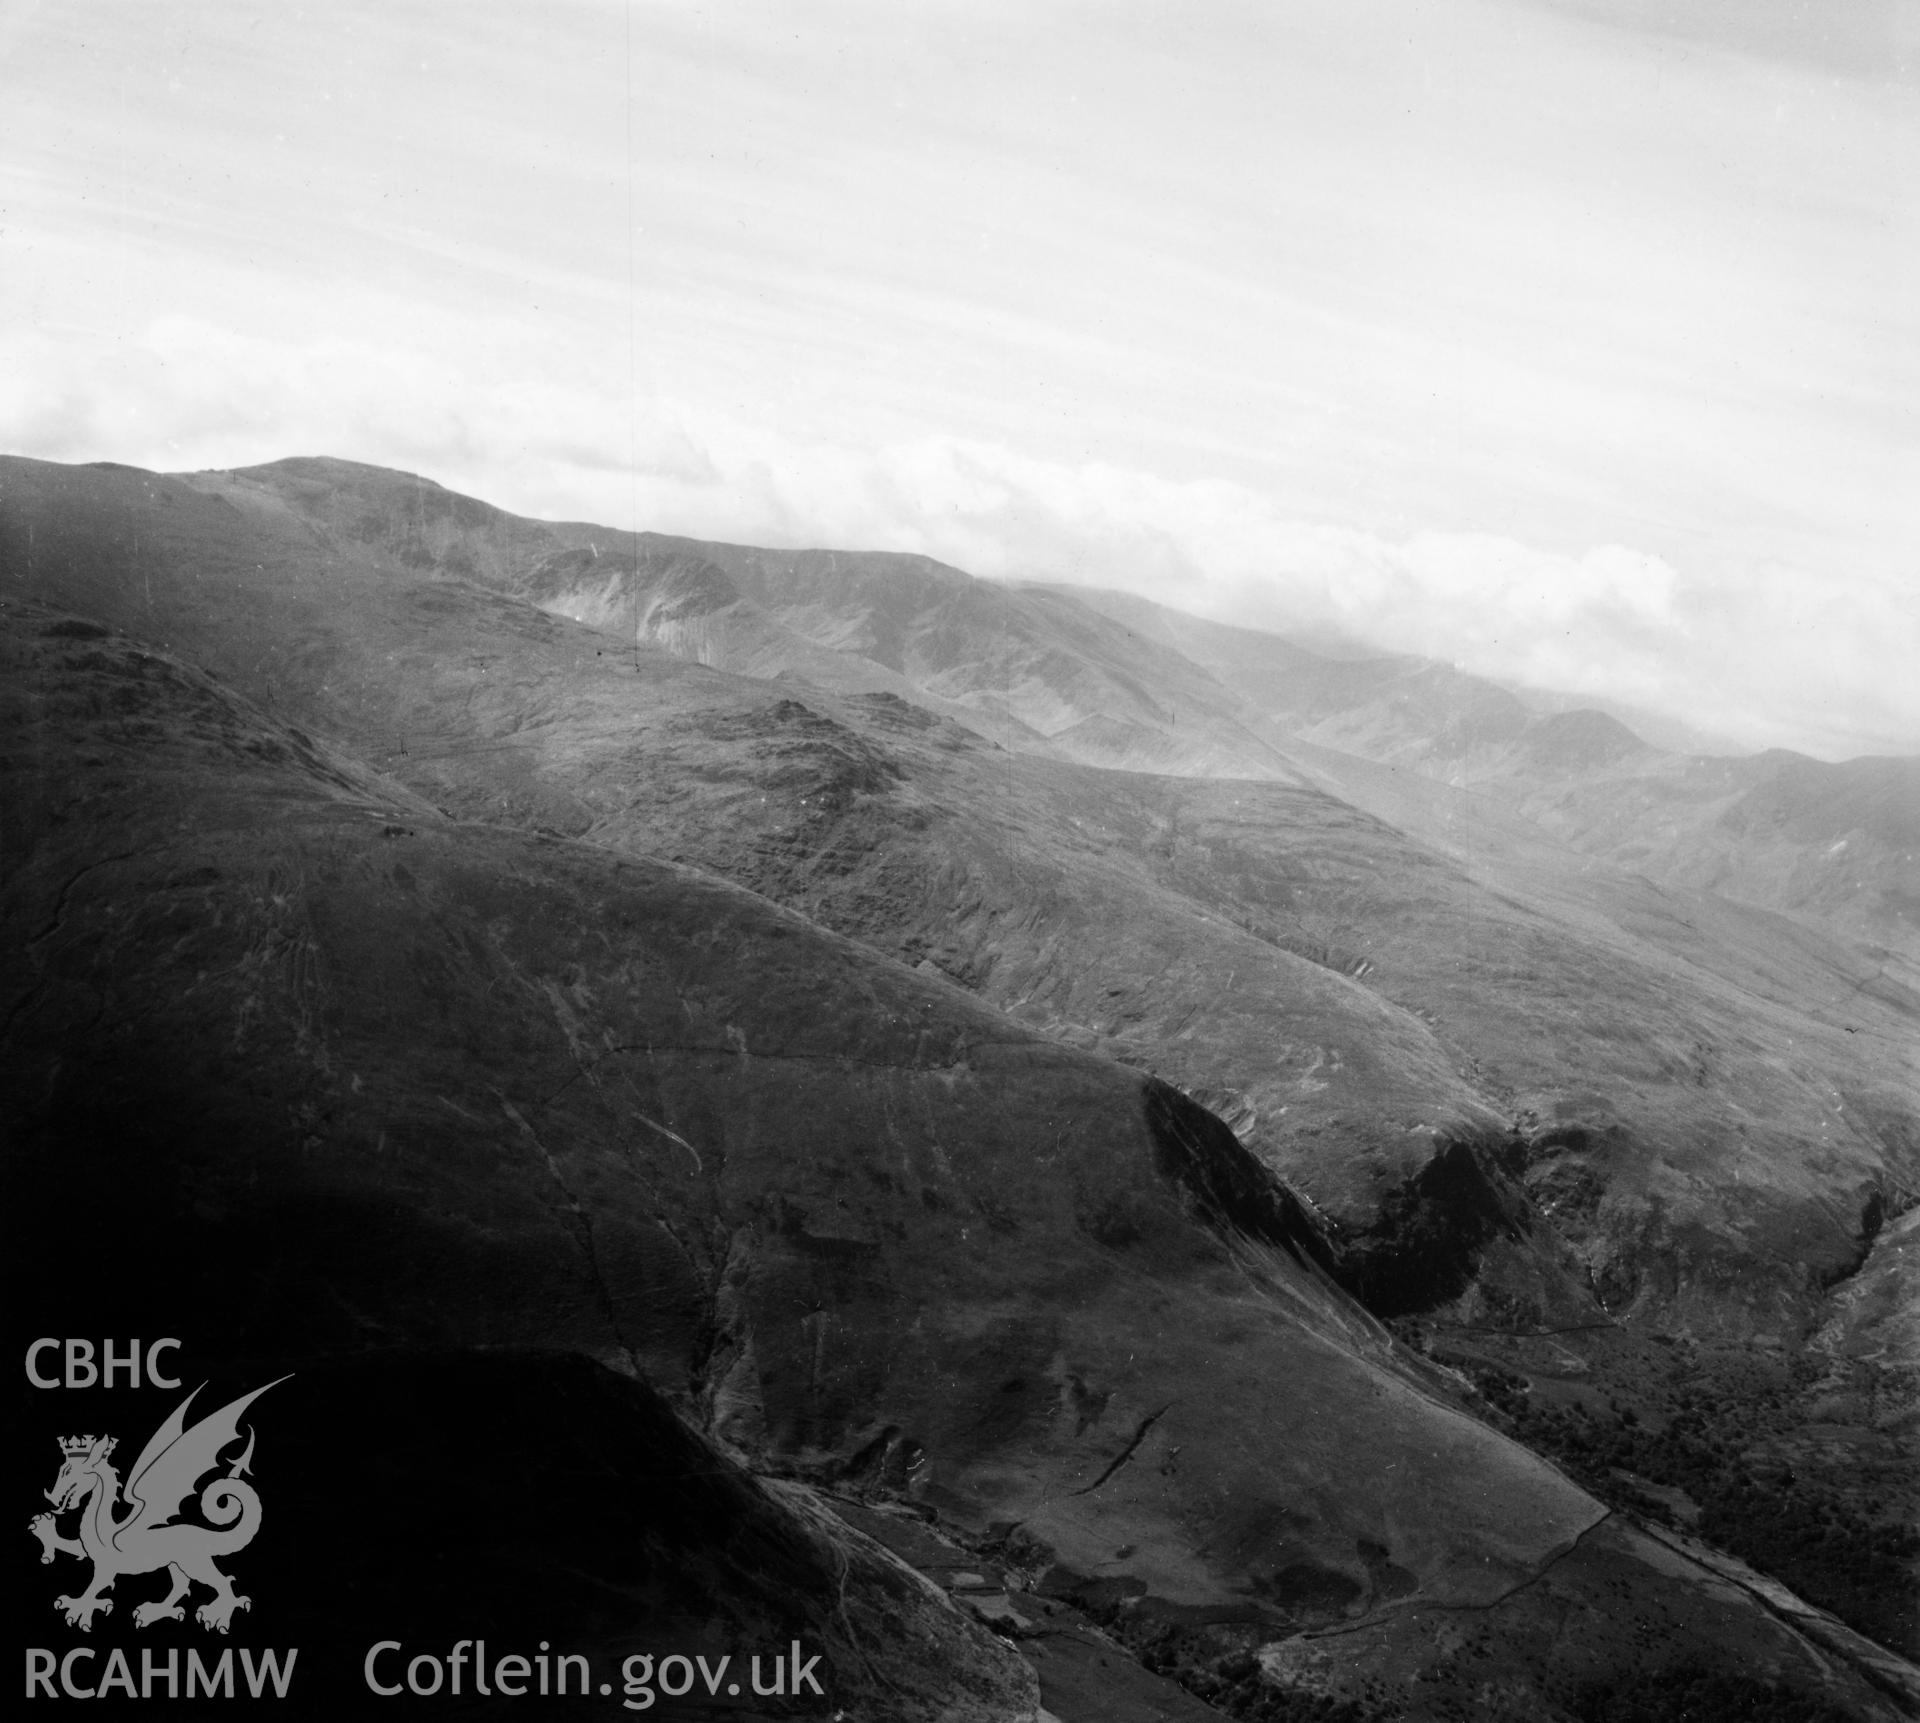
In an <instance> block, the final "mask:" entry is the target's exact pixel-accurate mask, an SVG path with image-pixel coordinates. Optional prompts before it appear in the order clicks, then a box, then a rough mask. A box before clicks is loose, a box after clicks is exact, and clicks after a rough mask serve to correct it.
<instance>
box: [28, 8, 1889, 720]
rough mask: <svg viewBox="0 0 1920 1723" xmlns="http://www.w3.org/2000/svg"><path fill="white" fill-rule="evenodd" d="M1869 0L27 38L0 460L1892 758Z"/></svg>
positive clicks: (757, 19) (1885, 189)
mask: <svg viewBox="0 0 1920 1723" xmlns="http://www.w3.org/2000/svg"><path fill="white" fill-rule="evenodd" d="M1916 28H1917V26H1916V23H1915V21H1914V19H1913V15H1912V14H1911V12H1910V10H1909V9H1903V8H1902V7H1900V6H1899V5H1898V4H1897V3H1894V0H1835V3H1834V4H1831V5H1828V6H1823V7H1818V8H1810V7H1807V6H1804V5H1802V4H1799V3H1798V0H1747V3H1745V4H1735V3H1733V0H1699V3H1696V4H1691V5H1686V6H1681V5H1678V4H1669V3H1666V0H1436V3H1432V4H1417V3H1399V4H1387V3H1385V0H1351V3H1344V4H1335V3H1333V0H1295V3H1292V4H1286V5H1280V6H1262V5H1253V4H1232V5H1223V6H1220V7H1216V8H1210V9H1207V10H1205V11H1203V12H1195V11H1193V10H1191V9H1184V8H1178V7H1174V6H1171V5H1158V4H1142V5H1131V6H1112V7H1095V6H1091V5H1067V4H1057V5H1039V6H1021V7H1013V6H999V5H991V4H968V5H964V6H962V5H957V4H946V3H944V0H943V3H939V4H935V3H925V4H914V5H909V6H904V7H900V6H895V7H881V6H877V5H869V4H865V3H854V0H834V3H815V0H808V3H803V4H795V5H785V6H778V7H775V6H756V5H738V6H731V7H728V8H725V9H722V10H718V11H714V12H708V11H705V10H703V9H702V8H701V7H699V6H696V5H693V4H680V3H677V0H661V3H657V4H649V3H642V0H635V3H633V4H629V5H622V4H618V3H616V0H567V3H565V4H556V5H552V6H549V7H545V8H542V9H540V11H539V13H538V14H537V15H534V14H530V13H529V12H528V11H527V10H526V9H524V8H513V7H508V6H504V5H468V6H462V7H460V8H458V9H454V8H450V7H446V6H434V5H431V4H411V5H408V4H401V5H381V6H377V7H376V6H371V5H367V6H361V5H340V6H336V7H332V8H329V9H327V11H326V13H325V14H324V16H319V17H315V16H301V15H298V14H294V13H291V12H289V11H287V10H286V9H282V8H275V7H269V6H258V5H245V4H239V3H237V0H236V3H233V4H211V5H196V6H191V7H189V6H186V5H184V4H166V3H161V4H141V5H134V4H126V3H118V0H116V3H100V4H80V5H75V6H65V7H58V8H56V7H52V6H47V5H33V4H28V5H21V6H16V7H13V8H11V9H9V10H8V11H7V13H6V14H5V15H4V16H0V68H3V69H0V94H4V97H5V100H6V103H7V111H8V113H9V119H8V121H7V122H6V125H5V135H6V141H7V148H6V150H5V152H4V155H0V211H3V213H0V225H3V226H4V233H0V247H4V252H5V257H6V268H5V270H4V271H0V309H4V312H5V318H4V321H0V446H4V447H6V448H8V449H10V450H13V451H14V452H18V453H21V454H26V455H33V456H39V457H41V458H46V459H54V460H94V459H110V460H119V461H125V462H128V463H130V464H134V465H140V466H148V467H156V468H162V469H175V470H180V469H193V468H202V467H234V466H244V465H251V464H256V463H259V462H262V461H266V460H271V459H274V458H278V457H281V456H285V455H287V454H289V453H294V452H311V453H326V454H332V455H337V456H340V457H344V458H350V459H358V460H364V461H368V462H370V463H372V464H376V465H386V466H396V467H401V468H404V469H407V470H412V471H417V472H420V473H422V474H423V475H424V476H426V477H429V478H432V479H434V480H435V481H437V482H440V483H443V484H446V485H448V486H449V487H450V488H453V489H457V490H461V491H465V492H468V493H470V494H473V495H477V496H479V497H482V498H484V499H485V500H487V501H489V502H492V503H495V504H497V505H499V506H501V507H504V508H508V509H512V510H514V511H516V512H520V513H526V514H530V515H536V516H544V517H549V518H552V517H571V518H584V519H591V520H596V521H601V522H604V523H606V524H609V525H614V526H629V525H631V526H637V527H640V528H642V529H647V530H655V531H661V532H675V533H685V534H689V535H692V536H697V537H706V538H724V539H730V540H734V541H739V542H746V543H757V544H774V545H791V544H800V543H808V544H815V545H828V546H834V547H837V548H846V549H890V550H908V551H918V552H923V553H925V554H928V555H932V556H936V557H939V558H940V559H941V560H943V561H947V562H950V563H953V564H956V565H957V566H959V567H962V568H965V569H967V570H969V571H970V572H972V573H975V574H979V575H982V576H985V577H989V578H1000V579H1034V580H1065V581H1072V582H1078V583H1081V584H1088V585H1095V586H1104V587H1114V588H1119V589H1122V590H1127V591H1132V592H1137V593H1142V594H1144V595H1146V596H1149V597H1152V598H1155V599H1157V600H1158V601H1160V602H1163V603H1166V604H1168V605H1170V606H1172V607H1174V608H1177V609H1182V610H1187V611H1191V612H1194V613H1197V614H1200V615H1204V616H1209V617H1213V618H1216V619H1219V620H1222V621H1230V622H1236V623H1240V624H1244V625H1247V626H1253V627H1261V628H1268V629H1274V630H1277V631H1279V632H1283V633H1284V632H1299V631H1303V630H1304V631H1307V632H1310V633H1311V632H1315V631H1319V632H1323V633H1333V634H1338V635H1341V636H1345V637H1350V638H1353V639H1356V640H1360V641H1364V642H1366V643H1368V644H1370V645H1372V646H1374V647H1376V648H1377V649H1379V650H1383V651H1395V652H1412V653H1418V654H1421V655H1424V656H1430V657H1434V658H1438V659H1441V660H1443V661H1446V662H1451V663H1454V664H1457V665H1459V666H1460V667H1461V668H1463V669H1466V670H1470V671H1473V672H1474V673H1476V674H1480V675H1484V676H1489V677H1492V678H1494V679H1496V680H1499V681H1502V682H1505V683H1508V684H1510V685H1521V686H1527V687H1542V688H1548V689H1554V690H1559V691H1564V692H1566V693H1568V694H1571V695H1575V696H1581V697H1584V698H1587V699H1591V700H1594V701H1596V702H1600V703H1607V702H1611V703H1616V704H1619V705H1621V706H1624V707H1628V708H1633V709H1639V710H1645V711H1650V712H1653V713H1657V714H1661V715H1664V716H1667V717H1671V718H1673V719H1675V720H1678V721H1680V722H1682V723H1684V724H1687V725H1690V726H1693V727H1695V728H1697V729H1699V730H1702V731H1706V732H1709V733H1712V734H1718V735H1725V736H1726V737H1728V738H1729V739H1731V740H1734V741H1737V742H1739V743H1740V744H1742V745H1745V746H1749V747H1756V748H1757V747H1766V746H1774V745H1784V746H1791V747H1795V748H1798V749H1801V750H1802V751H1805V752H1808V753H1812V754H1816V755H1821V756H1824V757H1828V758H1833V757H1839V756H1846V755H1857V754H1866V753H1914V752H1920V678H1916V677H1915V676H1914V675H1913V673H1912V668H1911V666H1912V664H1913V663H1914V662H1915V661H1916V658H1920V570H1917V569H1916V566H1915V555H1916V549H1920V444H1917V443H1916V433H1915V430H1914V427H1913V423H1912V415H1911V406H1910V403H1911V400H1912V399H1913V397H1914V392H1915V384H1916V382H1920V292H1916V291H1915V290H1916V287H1920V269H1917V268H1916V267H1915V264H1916V258H1920V248H1917V247H1916V244H1915V231H1914V230H1915V218H1914V211H1913V208H1912V199H1911V197H1910V196H1902V191H1903V189H1904V188H1907V187H1910V186H1912V185H1913V184H1915V183H1920V177H1916V176H1917V175H1920V107H1917V106H1916V102H1915V95H1916V82H1917V81H1920V79H1917V77H1916V63H1915V54H1914V46H1915V41H1916Z"/></svg>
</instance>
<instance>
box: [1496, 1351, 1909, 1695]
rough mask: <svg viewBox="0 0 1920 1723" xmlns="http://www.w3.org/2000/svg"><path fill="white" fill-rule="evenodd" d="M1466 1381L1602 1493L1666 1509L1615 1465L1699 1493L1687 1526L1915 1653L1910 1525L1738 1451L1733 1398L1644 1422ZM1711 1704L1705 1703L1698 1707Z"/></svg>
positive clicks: (1664, 1512)
mask: <svg viewBox="0 0 1920 1723" xmlns="http://www.w3.org/2000/svg"><path fill="white" fill-rule="evenodd" d="M1474 1380H1475V1385H1476V1386H1477V1387H1478V1388H1479V1389H1480V1392H1481V1393H1482V1394H1483V1395H1484V1396H1485V1397H1486V1399H1487V1401H1488V1402H1489V1403H1490V1404H1491V1405H1492V1406H1493V1407H1494V1408H1495V1410H1496V1411H1498V1412H1500V1413H1503V1414H1504V1415H1505V1416H1506V1417H1507V1418H1508V1419H1509V1420H1510V1421H1511V1423H1512V1425H1513V1428H1514V1431H1515V1433H1516V1434H1517V1435H1518V1436H1519V1437H1520V1439H1521V1440H1522V1441H1524V1442H1526V1443H1527V1444H1528V1445H1529V1446H1531V1447H1533V1448H1535V1449H1537V1450H1538V1451H1540V1452H1541V1453H1544V1454H1547V1455H1549V1456H1550V1457H1551V1458H1552V1459H1554V1460H1555V1461H1557V1462H1558V1463H1559V1464H1560V1465H1561V1466H1563V1467H1564V1468H1565V1469H1566V1470H1567V1471H1568V1472H1569V1473H1571V1474H1572V1475H1573V1476H1574V1477H1575V1478H1576V1479H1578V1480H1579V1482H1580V1483H1581V1484H1583V1485H1585V1486H1586V1488H1588V1489H1590V1490H1591V1491H1593V1493H1594V1494H1595V1495H1597V1496H1599V1497H1600V1498H1601V1499H1602V1500H1603V1501H1606V1502H1608V1503H1609V1504H1611V1505H1613V1506H1617V1507H1628V1508H1632V1509H1633V1510H1635V1511H1636V1512H1639V1513H1641V1514H1644V1515H1647V1516H1649V1517H1653V1518H1661V1519H1666V1520H1668V1521H1669V1522H1672V1521H1674V1520H1676V1519H1677V1518H1678V1517H1679V1516H1678V1515H1676V1513H1675V1511H1674V1509H1673V1507H1672V1506H1671V1504H1669V1503H1666V1502H1663V1501H1661V1500H1659V1498H1657V1497H1654V1496H1649V1495H1647V1494H1645V1493H1643V1492H1640V1491H1637V1490H1635V1489H1634V1488H1633V1487H1632V1485H1631V1484H1630V1483H1627V1482H1625V1481H1624V1480H1622V1479H1621V1478H1620V1477H1619V1476H1617V1474H1618V1473H1619V1472H1632V1473H1635V1474H1637V1475H1638V1476H1640V1477H1642V1478H1644V1479H1646V1480H1647V1481H1648V1482H1649V1483H1653V1484H1658V1485H1662V1486H1665V1487H1668V1488H1672V1489H1678V1490H1681V1491H1683V1492H1685V1494H1686V1495H1687V1496H1688V1497H1689V1498H1691V1500H1692V1501H1694V1502H1695V1503H1697V1504H1698V1506H1699V1508H1700V1516H1699V1519H1698V1521H1697V1523H1695V1524H1693V1525H1691V1526H1688V1527H1687V1528H1686V1529H1688V1530H1690V1531H1693V1532H1695V1533H1697V1534H1698V1535H1699V1536H1700V1537H1702V1538H1704V1539H1705V1540H1706V1541H1707V1542H1708V1543H1711V1544H1715V1545H1717V1546H1718V1547H1719V1548H1721V1549H1724V1550H1727V1551H1728V1552H1730V1553H1731V1554H1733V1555H1736V1556H1738V1557H1739V1558H1740V1559H1741V1560H1742V1561H1745V1562H1748V1563H1750V1564H1751V1565H1752V1566H1754V1567H1756V1568H1760V1569H1762V1570H1763V1571H1764V1572H1767V1573H1770V1574H1772V1575H1774V1576H1775V1577H1776V1578H1777V1579H1779V1580H1781V1581H1782V1582H1784V1583H1785V1584H1787V1585H1789V1586H1791V1587H1792V1588H1793V1590H1795V1591H1796V1592H1798V1593H1799V1594H1800V1595H1801V1596H1802V1597H1804V1598H1806V1599H1807V1600H1808V1602H1810V1603H1815V1604H1818V1605H1819V1606H1820V1607H1821V1608H1822V1609H1827V1610H1831V1611H1832V1612H1833V1613H1834V1614H1835V1615H1837V1616H1839V1617H1840V1618H1841V1619H1842V1620H1843V1621H1846V1622H1848V1623H1849V1624H1850V1625H1852V1626H1854V1627H1856V1628H1858V1629H1859V1630H1860V1631H1861V1632H1862V1633H1865V1634H1868V1635H1870V1636H1871V1637H1873V1638H1875V1639H1877V1640H1879V1641H1880V1642H1881V1643H1882V1644H1885V1645H1890V1646H1892V1647H1894V1648H1895V1649H1896V1650H1899V1651H1901V1652H1904V1653H1905V1654H1907V1655H1908V1656H1913V1655H1915V1654H1916V1653H1920V1623H1916V1621H1915V1619H1914V1612H1913V1609H1912V1607H1911V1601H1910V1600H1911V1599H1912V1597H1913V1593H1914V1583H1915V1571H1916V1566H1920V1532H1916V1531H1915V1530H1914V1529H1913V1528H1912V1527H1910V1526H1905V1525H1897V1524H1889V1523H1887V1522H1884V1521H1874V1520H1870V1519H1868V1518H1866V1517H1865V1516H1864V1515H1863V1514H1862V1513H1861V1512H1860V1511H1859V1508H1858V1507H1857V1506H1856V1505H1855V1504H1854V1503H1853V1502H1851V1501H1849V1500H1848V1499H1847V1498H1846V1497H1845V1496H1843V1495H1841V1494H1839V1493H1838V1492H1836V1491H1834V1490H1833V1489H1831V1488H1824V1487H1822V1486H1820V1485H1817V1484H1814V1483H1811V1482H1809V1481H1807V1480H1805V1479H1802V1478H1800V1477H1797V1476H1796V1475H1795V1473H1794V1472H1793V1471H1792V1469H1791V1468H1790V1467H1787V1466H1784V1465H1780V1464H1774V1465H1772V1466H1767V1467H1756V1466H1754V1465H1753V1464H1751V1463H1749V1461H1748V1459H1747V1449H1748V1447H1749V1445H1750V1444H1751V1442H1752V1439H1753V1434H1754V1432H1753V1430H1752V1428H1751V1426H1750V1425H1741V1424H1736V1423H1735V1419H1736V1418H1737V1417H1739V1416H1741V1415H1742V1414H1741V1413H1739V1412H1738V1411H1737V1410H1735V1409H1734V1407H1733V1404H1732V1403H1730V1402H1726V1401H1719V1400H1716V1399H1714V1398H1713V1397H1711V1396H1689V1397H1686V1398H1683V1399H1682V1400H1681V1402H1680V1403H1679V1405H1678V1408H1677V1410H1676V1411H1675V1412H1674V1414H1673V1416H1672V1417H1671V1418H1669V1419H1668V1420H1667V1421H1666V1423H1665V1426H1664V1427H1663V1428H1661V1429H1659V1430H1657V1431H1656V1430H1653V1429H1650V1428H1648V1427H1647V1426H1646V1425H1645V1424H1643V1423H1642V1422H1641V1421H1640V1419H1639V1417H1638V1416H1637V1415H1636V1414H1635V1413H1634V1411H1633V1409H1632V1408H1631V1407H1623V1406H1620V1405H1618V1404H1614V1405H1610V1406H1609V1407H1608V1409H1607V1412H1606V1413H1605V1415H1594V1414H1592V1413H1589V1412H1588V1411H1586V1410H1585V1408H1573V1409H1569V1408H1566V1407H1560V1406H1552V1405H1543V1404H1538V1403H1536V1400H1535V1398H1534V1396H1532V1395H1531V1394H1529V1392H1528V1391H1527V1383H1526V1381H1525V1379H1524V1378H1522V1377H1519V1376H1516V1375H1514V1374H1512V1373H1511V1372H1510V1371H1503V1370H1497V1369H1483V1370H1477V1371H1476V1372H1474ZM1703 1714H1705V1715H1710V1714H1711V1713H1703Z"/></svg>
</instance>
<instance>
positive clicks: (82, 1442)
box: [60, 1436, 114, 1460]
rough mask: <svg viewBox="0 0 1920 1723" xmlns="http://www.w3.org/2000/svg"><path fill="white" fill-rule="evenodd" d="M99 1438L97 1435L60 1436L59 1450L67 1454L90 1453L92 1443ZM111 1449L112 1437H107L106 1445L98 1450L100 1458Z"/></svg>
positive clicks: (112, 1446)
mask: <svg viewBox="0 0 1920 1723" xmlns="http://www.w3.org/2000/svg"><path fill="white" fill-rule="evenodd" d="M99 1440H100V1438H99V1437H98V1436H62V1437H61V1438H60V1452H61V1453H63V1454H67V1455H69V1456H72V1455H79V1454H90V1453H92V1452H93V1445H94V1443H95V1442H97V1441H99ZM113 1449H114V1443H113V1441H112V1439H111V1438H109V1439H108V1441H107V1445H106V1446H105V1447H104V1448H102V1449H101V1450H100V1458H101V1459H103V1460H104V1459H105V1458H106V1457H107V1456H108V1455H109V1454H111V1453H112V1452H113Z"/></svg>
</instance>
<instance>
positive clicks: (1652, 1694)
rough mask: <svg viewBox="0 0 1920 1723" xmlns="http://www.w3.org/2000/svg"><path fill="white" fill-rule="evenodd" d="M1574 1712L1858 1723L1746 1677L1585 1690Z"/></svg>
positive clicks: (1659, 1718) (1681, 1720) (1821, 1703)
mask: <svg viewBox="0 0 1920 1723" xmlns="http://www.w3.org/2000/svg"><path fill="white" fill-rule="evenodd" d="M1572 1710H1573V1714H1574V1716H1576V1717H1578V1718H1579V1719H1580V1723H1702V1720H1703V1719H1707V1718H1727V1719H1733V1718H1738V1719H1740V1723H1854V1719H1853V1718H1852V1717H1851V1716H1850V1715H1849V1714H1848V1713H1847V1712H1845V1711H1842V1710H1840V1709H1838V1708H1837V1707H1836V1706H1833V1705H1829V1704H1828V1703H1827V1702H1826V1701H1825V1700H1824V1699H1817V1698H1815V1697H1813V1696H1812V1695H1811V1694H1806V1693H1799V1692H1796V1691H1794V1690H1793V1689H1792V1688H1788V1687H1781V1686H1778V1685H1777V1684H1775V1683H1774V1682H1771V1681H1756V1680H1754V1679H1753V1678H1752V1677H1751V1676H1746V1675H1709V1674H1707V1673H1706V1672H1705V1671H1703V1670H1675V1671H1670V1672H1668V1673H1664V1674H1660V1675H1641V1676H1636V1677H1635V1678H1634V1679H1632V1680H1630V1681H1622V1682H1616V1683H1611V1684H1608V1685H1605V1686H1594V1687H1588V1688H1585V1689H1583V1690H1582V1691H1581V1692H1580V1693H1579V1694H1578V1695H1577V1696H1576V1697H1575V1699H1574V1701H1573V1705H1572Z"/></svg>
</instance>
